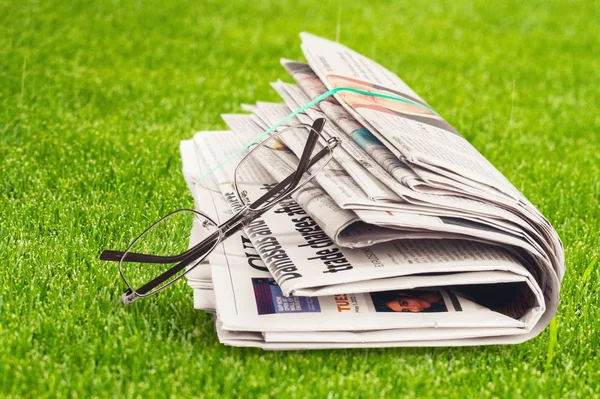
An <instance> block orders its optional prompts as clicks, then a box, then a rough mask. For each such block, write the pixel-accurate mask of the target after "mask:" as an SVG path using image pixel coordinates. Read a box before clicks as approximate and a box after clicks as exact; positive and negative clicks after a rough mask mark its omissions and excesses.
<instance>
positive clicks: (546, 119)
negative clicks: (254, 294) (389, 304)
mask: <svg viewBox="0 0 600 399" xmlns="http://www.w3.org/2000/svg"><path fill="white" fill-rule="evenodd" d="M598 15H600V9H599V7H597V3H596V5H594V2H579V1H560V2H559V1H534V2H525V1H489V0H486V1H450V0H449V1H444V2H437V1H429V2H408V1H397V2H381V3H372V2H369V3H364V4H361V3H360V2H343V3H340V4H337V3H333V2H332V3H327V4H326V2H323V1H307V2H292V1H285V2H282V1H276V0H273V1H255V2H250V3H249V4H245V2H243V1H239V2H238V1H227V2H222V3H221V2H214V1H185V0H176V1H169V2H158V1H141V0H140V1H123V2H121V1H119V2H117V1H114V2H109V1H75V2H67V1H28V0H27V1H2V2H0V167H1V169H0V173H1V178H0V396H16V397H18V396H27V397H43V396H50V397H53V396H57V395H65V394H67V393H69V392H71V391H72V392H77V393H78V395H77V396H81V397H87V396H91V395H97V396H113V395H118V396H140V397H142V396H143V397H153V396H168V395H173V396H175V395H177V396H180V395H181V396H183V395H185V396H190V395H193V396H207V397H216V396H219V395H224V394H225V395H232V396H233V395H237V396H243V397H248V396H256V395H259V394H260V395H262V396H265V397H266V396H271V395H277V396H279V397H286V398H295V397H304V396H314V397H325V396H327V397H331V398H342V397H347V396H355V395H356V396H363V397H364V396H380V395H394V396H395V395H402V396H404V395H406V396H421V395H423V396H429V397H443V396H456V397H458V396H465V397H498V396H500V397H502V396H517V397H518V396H521V397H531V395H533V396H554V397H589V396H596V397H597V396H598V395H600V388H599V386H598V384H599V383H598V381H599V380H600V360H599V359H598V347H599V346H600V338H599V335H598V334H599V329H600V321H599V319H600V310H599V309H600V284H599V283H600V273H599V271H598V270H599V261H598V258H599V245H600V244H599V243H600V210H599V197H600V156H599V154H600V133H599V132H600V113H599V112H598V106H599V104H600V94H599V87H600V39H599V38H600V29H599V25H600V20H599V19H598ZM301 31H309V32H312V33H315V34H317V35H323V36H325V37H328V38H332V39H335V38H336V36H338V37H339V40H340V41H341V42H342V43H344V44H346V45H349V46H350V47H352V48H354V49H355V50H357V51H359V52H361V53H363V54H365V55H366V56H368V57H371V58H373V59H375V60H376V61H378V62H380V63H381V64H383V65H385V66H386V67H388V68H389V69H391V70H392V71H394V72H396V73H397V74H398V75H399V76H400V77H402V78H403V79H404V80H405V81H406V82H407V83H408V84H409V85H411V87H412V88H413V89H415V90H416V91H417V92H418V93H419V94H420V95H421V96H422V97H423V98H425V99H426V100H427V101H428V102H429V103H430V104H431V105H432V106H433V107H434V108H435V109H436V110H437V111H438V112H439V113H440V114H442V115H443V116H445V117H446V119H447V120H448V121H449V122H450V123H451V124H453V125H454V126H455V127H456V128H457V129H458V130H459V131H460V132H462V133H463V134H464V135H465V136H466V138H468V139H469V140H470V141H471V142H472V143H473V144H474V145H475V146H476V147H477V148H478V149H479V150H480V151H481V152H482V153H483V154H484V155H485V156H486V157H487V158H488V159H489V160H490V161H491V162H492V163H493V164H494V165H496V166H497V167H498V168H499V169H500V170H501V171H502V172H503V173H504V174H505V175H506V176H507V177H508V178H509V179H510V180H511V181H512V182H513V183H514V184H515V185H516V186H517V187H518V188H519V189H521V190H522V191H523V192H524V193H525V195H526V196H527V197H528V198H529V199H530V200H531V201H532V202H533V203H534V204H535V205H536V206H538V207H539V209H540V210H541V211H542V213H544V214H545V215H546V216H547V217H548V218H549V219H550V221H551V222H552V223H553V225H554V226H555V227H556V229H557V230H558V232H559V234H560V236H561V237H562V239H563V241H564V243H565V248H566V259H567V273H566V276H565V278H564V280H563V289H562V292H561V297H562V302H561V306H560V309H559V312H558V315H557V317H556V319H555V321H554V322H553V325H552V326H551V327H550V328H548V329H546V330H545V331H544V332H543V333H542V334H541V335H540V336H539V337H538V338H536V339H534V340H532V341H530V342H527V343H525V344H522V345H519V346H506V347H479V348H437V349H436V348H425V349H421V348H417V349H376V350H373V349H372V350H348V351H343V350H338V351H315V352H290V353H270V352H263V351H260V350H255V349H236V348H230V347H225V346H222V345H221V344H219V343H218V341H217V337H216V335H215V332H214V331H213V325H212V318H211V317H210V316H207V315H205V314H204V313H202V312H199V311H194V310H193V308H192V292H191V289H190V288H188V287H187V285H186V284H185V283H180V284H178V285H177V286H176V287H175V288H172V289H170V290H168V291H166V292H164V293H163V294H161V295H159V296H158V297H156V298H153V299H150V300H145V301H140V302H139V303H136V304H135V305H134V306H130V307H127V308H124V307H122V306H121V305H120V304H119V302H118V298H119V294H120V293H121V292H122V283H121V281H120V279H119V277H118V273H117V269H116V266H115V265H112V264H108V263H101V262H100V261H99V260H98V259H97V258H98V254H99V253H100V251H101V250H102V249H105V248H108V247H111V248H112V247H124V246H125V245H126V244H127V243H128V242H129V240H130V239H131V238H133V237H134V235H135V234H136V233H139V232H140V231H141V230H143V228H145V227H146V226H147V225H148V223H149V222H151V221H153V220H155V219H156V218H157V217H159V216H161V215H163V214H165V213H166V212H168V211H170V210H173V209H176V208H180V207H183V206H192V204H193V202H192V199H191V197H190V195H189V194H188V193H187V189H186V187H185V184H184V181H183V178H182V176H181V173H180V159H179V151H178V143H179V141H180V140H182V139H185V138H189V137H191V136H192V135H193V133H194V132H195V131H197V130H201V129H222V128H224V126H225V125H224V123H223V122H222V121H221V120H220V118H219V115H220V114H221V113H225V112H234V111H238V110H239V104H240V103H242V102H245V103H251V102H253V101H256V100H267V101H268V100H270V101H275V100H277V95H276V94H275V93H274V92H273V91H272V90H271V88H270V87H269V85H268V83H269V82H271V81H273V80H276V79H278V78H282V79H286V80H288V81H291V79H290V78H288V77H287V75H286V73H285V71H284V70H283V69H282V68H281V67H280V66H279V63H278V60H279V57H287V58H296V59H303V58H302V54H301V51H300V48H299V45H300V40H299V38H298V33H299V32H301Z"/></svg>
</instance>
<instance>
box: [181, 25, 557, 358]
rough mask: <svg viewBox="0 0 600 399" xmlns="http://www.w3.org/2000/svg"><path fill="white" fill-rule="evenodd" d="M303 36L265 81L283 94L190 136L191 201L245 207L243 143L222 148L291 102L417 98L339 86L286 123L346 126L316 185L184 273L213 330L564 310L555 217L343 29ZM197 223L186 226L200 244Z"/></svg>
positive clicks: (401, 324)
mask: <svg viewBox="0 0 600 399" xmlns="http://www.w3.org/2000/svg"><path fill="white" fill-rule="evenodd" d="M301 38H302V50H303V52H304V55H305V57H306V60H307V61H308V62H307V63H303V62H297V61H291V60H286V59H283V60H281V64H282V66H283V68H284V69H285V70H286V71H287V72H288V73H289V75H291V78H292V80H293V81H294V83H285V82H282V81H278V82H274V83H272V87H273V88H274V89H275V91H276V92H277V93H278V94H279V95H280V97H281V100H282V101H281V103H267V102H258V103H256V104H255V105H243V106H242V109H243V110H244V111H245V112H244V113H241V114H228V115H223V119H224V120H225V122H226V124H227V125H228V127H229V130H227V131H213V132H199V133H197V134H196V135H195V136H194V138H193V139H191V140H187V141H183V142H182V143H181V154H182V158H183V173H184V176H185V179H186V182H187V184H188V187H189V189H190V191H191V193H192V195H193V197H194V199H195V206H196V208H197V209H198V210H200V211H202V212H204V213H206V214H208V215H210V216H211V217H213V218H214V220H215V221H217V222H219V223H222V222H223V221H225V220H226V219H227V218H229V217H231V215H232V214H233V209H236V208H239V206H240V204H239V203H237V199H236V198H237V197H236V196H235V195H233V187H232V176H233V172H234V169H235V166H236V161H237V160H239V157H238V159H237V160H233V161H232V162H229V163H227V164H225V165H222V161H223V160H224V159H228V158H229V157H231V156H232V154H235V153H236V151H237V150H238V149H239V148H241V147H242V146H243V145H244V144H245V143H247V142H248V141H250V140H252V139H253V138H255V137H256V136H257V135H258V134H260V133H262V132H264V131H265V130H267V129H268V128H269V127H270V126H273V125H274V124H276V123H277V122H278V121H280V120H281V119H283V118H284V117H286V116H287V115H288V114H290V112H292V111H293V110H296V109H298V108H300V107H301V106H303V105H305V104H307V103H309V102H310V101H311V100H312V99H315V98H317V97H318V96H320V95H322V94H323V93H325V92H327V91H328V90H331V89H334V88H338V87H351V88H356V89H360V90H366V91H370V92H376V93H382V94H386V95H391V96H397V97H402V98H405V99H408V100H410V101H407V102H406V103H404V102H397V101H393V100H388V99H386V98H381V97H370V96H366V95H361V94H357V93H353V92H348V91H346V92H342V91H340V92H337V93H336V94H335V96H334V97H330V98H328V99H326V100H324V101H321V102H319V103H317V104H316V105H314V106H313V107H311V108H308V109H306V110H305V111H304V112H302V113H299V114H298V115H296V117H295V118H294V119H293V120H291V121H289V122H288V125H293V124H294V123H298V124H301V123H302V124H310V123H312V122H313V121H314V120H316V119H317V118H326V120H327V123H326V125H325V128H324V134H325V135H327V136H337V137H342V138H343V140H342V141H341V147H339V148H337V149H336V150H335V151H334V152H333V159H332V161H331V162H330V163H329V164H328V165H327V167H326V168H325V169H323V170H322V171H321V173H319V174H318V175H317V176H316V177H315V179H313V181H311V183H310V184H309V185H306V186H305V187H304V188H303V189H302V190H300V191H299V192H297V193H296V194H294V195H293V196H292V198H289V199H286V200H284V201H282V202H281V203H279V204H278V205H277V206H276V207H275V208H274V209H272V210H271V211H269V212H267V213H266V214H264V215H263V216H262V217H261V218H259V219H256V220H254V221H253V222H252V223H250V224H248V225H247V226H246V227H245V228H244V231H243V232H241V233H238V234H237V235H235V236H233V237H230V238H229V239H227V240H225V241H224V242H223V243H222V244H220V246H219V247H218V248H217V249H216V251H215V252H214V253H213V254H211V256H210V258H209V260H208V262H206V263H204V264H201V265H200V266H198V267H196V268H195V269H193V270H192V271H191V272H190V273H189V274H188V282H189V284H190V285H191V286H192V288H193V289H194V306H195V307H196V308H198V309H202V310H204V311H207V312H211V313H214V314H215V326H216V331H217V335H218V337H219V340H220V341H221V342H222V343H224V344H227V345H233V346H252V347H261V348H264V349H273V350H276V349H282V350H283V349H320V348H353V347H393V346H454V345H487V344H509V343H519V342H523V341H526V340H528V339H531V338H532V337H535V336H536V335H538V334H539V333H540V332H541V331H542V330H543V329H544V328H545V327H546V326H547V325H548V324H549V322H550V320H551V319H552V317H553V316H554V314H555V313H556V310H557V306H558V301H559V291H560V282H561V279H562V276H563V275H564V272H565V264H564V254H563V247H562V243H561V241H560V238H559V237H558V235H557V233H556V231H555V230H554V229H553V228H552V226H551V225H550V223H549V222H548V221H547V220H546V219H545V218H544V216H543V215H542V214H541V213H540V212H539V211H538V210H537V209H536V208H535V207H534V206H533V205H532V204H531V203H530V202H529V201H528V200H527V199H526V198H525V197H524V196H523V195H522V194H521V193H520V192H519V191H518V190H517V189H516V188H515V187H514V186H513V185H512V184H511V183H510V182H509V181H508V180H507V179H506V178H505V177H504V176H503V175H502V174H501V173H500V172H499V171H498V170H497V169H496V168H495V167H494V166H493V165H492V164H491V163H490V162H488V161H487V160H486V159H485V158H484V157H483V156H482V155H481V154H480V153H479V152H478V151H477V150H476V149H475V148H474V147H473V146H472V145H471V144H470V143H469V142H468V141H467V140H466V139H464V138H463V137H462V136H461V135H460V134H459V133H458V132H457V131H456V130H455V129H454V128H453V127H452V126H450V125H449V124H448V123H447V122H446V121H445V120H444V119H442V118H441V117H440V116H439V115H438V114H437V113H435V112H434V111H431V108H430V107H429V106H426V107H416V106H414V105H411V104H415V103H416V104H423V105H427V103H426V102H425V101H424V100H423V99H421V98H420V97H419V96H418V94H416V93H415V92H414V91H413V90H411V89H410V88H409V87H408V86H407V85H406V84H405V83H404V82H403V81H402V80H401V79H400V78H399V77H397V76H396V75H395V74H393V73H392V72H390V71H388V70H387V69H385V68H384V67H382V66H380V65H379V64H377V63H375V62H374V61H372V60H370V59H368V58H366V57H364V56H362V55H360V54H358V53H356V52H354V51H352V50H350V49H349V48H347V47H345V46H343V45H341V44H338V43H335V42H332V41H329V40H326V39H322V38H319V37H316V36H313V35H310V34H307V33H302V34H301ZM297 129H299V130H301V129H304V128H303V127H300V128H297ZM300 136H302V135H299V137H300ZM302 137H306V134H304V136H302ZM301 144H302V143H301V142H300V141H298V142H293V140H292V142H286V143H285V145H286V146H287V147H286V151H281V152H280V153H281V154H282V156H281V157H277V156H275V157H272V156H271V157H268V156H265V157H256V159H251V160H250V162H252V164H251V165H252V168H253V173H254V176H255V177H256V179H257V181H260V182H261V183H262V184H263V185H268V184H271V183H273V182H276V181H279V180H280V179H281V177H282V176H281V174H282V173H285V171H286V159H285V157H289V156H297V155H298V151H301V150H302V145H301ZM294 154H295V155H294ZM240 157H241V156H240ZM216 165H222V167H220V168H219V169H217V170H216V171H214V173H212V174H211V175H210V176H209V177H207V178H206V177H205V176H206V175H207V174H208V172H210V171H211V170H213V168H214V167H215V166H216ZM242 188H243V189H244V190H248V191H251V190H258V189H259V188H257V187H256V186H253V185H248V186H247V187H242ZM200 231H201V229H200V228H199V226H195V227H194V228H193V230H192V233H191V239H190V244H191V245H194V244H196V243H198V242H199V241H200V240H201V239H202V237H201V236H200V233H199V232H200Z"/></svg>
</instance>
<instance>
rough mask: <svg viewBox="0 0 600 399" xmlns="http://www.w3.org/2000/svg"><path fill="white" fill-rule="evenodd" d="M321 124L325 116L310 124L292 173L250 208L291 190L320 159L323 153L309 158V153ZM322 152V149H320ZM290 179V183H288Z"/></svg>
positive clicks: (320, 129) (315, 142)
mask: <svg viewBox="0 0 600 399" xmlns="http://www.w3.org/2000/svg"><path fill="white" fill-rule="evenodd" d="M323 126H325V118H318V119H316V120H315V121H314V122H313V124H312V126H311V131H310V134H309V136H308V139H307V140H306V145H305V146H304V150H303V151H302V155H301V156H300V162H299V163H298V168H297V169H296V171H295V172H294V173H292V174H291V175H289V176H288V177H286V178H285V179H283V180H282V181H281V182H280V183H279V184H277V185H276V186H275V187H273V188H272V189H271V190H269V191H268V192H267V193H265V194H264V195H263V196H262V197H260V198H259V199H257V200H256V201H254V202H253V203H252V204H251V205H250V209H256V208H258V207H259V206H261V205H262V204H264V203H265V202H267V201H268V200H270V199H271V198H272V197H274V196H275V195H284V194H285V192H289V191H292V190H293V189H294V188H295V187H296V186H297V185H298V183H299V182H300V179H301V178H302V175H303V174H304V173H305V172H306V170H307V169H308V168H310V167H311V166H312V165H313V164H314V163H316V162H317V161H318V160H319V159H321V158H322V157H323V156H324V155H325V154H317V155H315V156H314V157H312V158H311V156H310V155H311V154H312V151H313V149H314V148H315V145H316V144H317V140H318V139H319V133H321V131H322V130H323ZM321 152H323V151H321ZM290 180H291V183H290ZM284 188H285V191H284V192H283V193H281V194H280V192H281V190H283V189H284Z"/></svg>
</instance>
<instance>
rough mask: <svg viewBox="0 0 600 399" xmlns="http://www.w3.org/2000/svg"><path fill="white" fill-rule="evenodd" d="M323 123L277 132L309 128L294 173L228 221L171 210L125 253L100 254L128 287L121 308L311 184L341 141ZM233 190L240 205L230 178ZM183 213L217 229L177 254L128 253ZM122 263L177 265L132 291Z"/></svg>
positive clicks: (155, 290)
mask: <svg viewBox="0 0 600 399" xmlns="http://www.w3.org/2000/svg"><path fill="white" fill-rule="evenodd" d="M325 122H326V121H325V119H324V118H318V119H316V120H315V121H314V122H313V124H312V125H307V124H298V125H292V126H287V127H285V128H284V129H281V130H280V131H279V132H278V134H280V133H283V132H284V131H286V130H288V129H294V128H299V127H309V128H310V133H309V136H308V138H307V140H306V144H305V146H304V149H303V151H302V155H301V157H300V160H299V163H298V166H297V168H296V170H295V171H294V172H293V173H291V174H290V175H289V176H287V177H286V178H285V179H283V180H282V181H281V182H279V183H278V184H277V185H276V186H275V187H273V188H272V189H270V190H269V191H267V192H266V193H265V194H263V195H262V196H261V197H260V198H258V199H257V200H256V201H254V202H252V203H251V204H245V205H244V206H243V207H242V208H241V209H240V210H239V211H238V212H237V213H236V214H235V215H233V216H232V217H231V218H229V219H228V220H226V221H225V222H223V223H222V224H221V225H217V223H215V222H214V221H213V220H212V219H211V218H210V217H209V216H208V215H206V214H204V213H203V212H200V211H197V210H191V209H178V210H175V211H173V212H171V213H169V214H167V215H165V216H163V217H162V218H160V219H159V220H157V221H156V222H154V223H153V224H152V225H150V226H149V227H148V228H146V230H144V231H143V232H142V233H141V234H140V235H139V236H138V237H137V238H136V239H134V240H133V241H132V243H131V244H130V245H129V247H128V248H127V250H125V251H124V252H122V251H114V250H105V251H103V252H102V253H101V254H100V260H104V261H113V262H115V261H116V262H119V273H120V275H121V278H122V279H123V281H124V282H125V284H126V285H127V287H128V288H127V290H126V291H125V292H124V293H123V294H122V296H121V302H122V303H123V304H124V305H129V304H131V303H133V302H134V301H136V300H137V299H139V298H145V297H149V296H152V295H155V294H157V293H159V292H160V291H162V290H164V289H165V288H167V287H169V286H171V285H172V284H174V283H175V282H177V281H178V280H179V279H181V278H182V277H183V276H185V275H186V274H187V273H189V272H190V271H191V270H193V269H194V268H195V267H196V266H198V264H200V262H201V261H202V260H203V259H205V258H206V257H208V256H209V255H210V253H211V252H212V251H213V250H214V249H215V248H216V247H217V246H218V245H219V244H220V243H221V242H223V241H224V240H225V239H227V238H228V237H230V236H232V235H233V234H235V233H236V232H238V231H239V230H241V229H242V228H243V227H244V226H246V225H247V224H248V223H250V222H252V221H253V220H255V219H256V218H258V217H260V216H261V215H263V214H264V213H265V212H267V211H269V210H270V209H272V208H273V207H274V206H275V205H277V204H278V203H280V202H281V201H283V200H285V199H286V198H288V197H289V196H290V195H292V194H294V193H295V192H296V191H298V190H299V189H301V188H302V187H303V186H304V185H305V184H306V183H308V182H309V181H311V180H312V178H313V177H314V176H315V175H316V174H318V173H319V172H320V171H321V170H322V169H323V168H324V167H325V166H326V165H327V163H328V162H329V160H331V157H332V152H333V149H335V148H336V147H337V146H338V144H340V142H341V140H340V139H339V138H338V137H330V138H325V137H324V136H323V135H322V133H321V132H322V130H323V127H324V126H325ZM319 138H321V139H322V140H323V141H324V142H325V143H326V144H327V145H326V146H324V147H323V148H322V149H321V150H319V151H318V152H317V153H316V154H315V155H313V156H311V154H312V152H313V150H314V149H315V146H316V144H317V142H318V140H319ZM269 139H270V137H269V138H267V139H266V140H269ZM266 140H265V141H266ZM263 142H264V141H263ZM261 143H262V142H261ZM259 145H260V143H259ZM251 153H252V151H251V152H249V153H248V154H246V155H245V156H244V157H243V158H242V160H241V161H240V163H239V164H238V165H237V167H236V172H237V169H238V168H239V166H240V165H241V164H242V163H243V161H244V159H245V158H246V157H248V156H250V155H251ZM327 155H329V159H327V161H326V162H325V163H323V164H322V165H320V168H319V169H318V170H317V171H316V172H315V173H314V174H313V175H311V176H310V177H309V178H308V179H306V180H305V181H302V182H301V178H302V176H303V175H304V174H305V173H306V172H307V171H308V169H309V168H311V167H312V166H314V165H315V164H316V163H317V162H319V161H320V160H322V159H323V158H324V157H326V156H327ZM300 183H302V184H300ZM234 189H235V192H236V195H237V196H238V198H239V199H240V201H242V203H243V200H242V194H241V193H240V191H239V188H238V186H237V182H236V181H235V179H234ZM184 211H189V212H193V213H195V214H197V215H200V216H201V217H203V218H205V219H206V220H207V221H209V222H210V223H212V224H213V225H215V226H217V228H216V230H215V231H214V232H213V233H211V234H210V235H209V236H208V237H205V238H204V239H203V240H202V241H201V242H200V243H198V244H196V245H194V246H193V247H191V248H189V249H188V250H187V251H184V252H182V253H180V254H178V255H173V256H159V255H149V254H138V253H130V252H129V250H130V249H131V248H132V247H133V246H134V245H135V244H136V242H138V240H140V239H141V238H142V237H143V236H144V235H145V234H146V233H147V232H148V231H150V230H151V229H152V228H154V226H156V225H157V224H159V223H160V222H162V221H164V220H165V219H167V218H169V217H171V216H172V215H174V214H176V213H179V212H184ZM194 261H197V263H196V264H195V265H193V266H192V267H190V268H188V269H187V270H186V271H185V272H184V273H181V274H180V275H179V276H177V277H176V278H174V279H173V280H171V281H169V282H168V283H166V284H164V285H162V286H160V284H163V283H164V282H165V281H167V280H168V279H169V278H171V277H172V276H173V275H175V274H177V273H179V272H180V271H181V270H182V269H183V268H184V267H186V266H188V265H189V264H191V263H192V262H194ZM123 262H139V263H160V264H168V263H177V264H176V265H174V266H173V267H171V268H170V269H168V270H166V271H164V272H163V273H161V274H159V275H158V276H156V277H154V278H153V279H152V280H150V281H148V282H147V283H145V284H144V285H143V286H142V287H140V288H138V289H134V288H133V287H132V285H131V284H130V283H129V282H128V280H127V278H126V276H125V274H124V272H123V267H122V265H123ZM157 287H158V288H157Z"/></svg>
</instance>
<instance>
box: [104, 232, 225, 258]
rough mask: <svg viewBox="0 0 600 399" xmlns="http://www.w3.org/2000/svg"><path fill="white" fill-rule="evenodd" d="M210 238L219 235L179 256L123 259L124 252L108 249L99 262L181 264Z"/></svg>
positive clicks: (128, 254)
mask: <svg viewBox="0 0 600 399" xmlns="http://www.w3.org/2000/svg"><path fill="white" fill-rule="evenodd" d="M212 236H216V237H218V236H219V233H218V232H216V233H213V234H211V235H210V236H208V237H206V238H205V240H202V241H201V242H200V243H199V244H197V245H195V246H193V247H192V248H190V249H188V250H187V251H185V252H182V253H180V254H179V255H172V256H160V255H149V254H139V253H135V252H127V257H126V258H125V259H123V257H124V256H125V252H123V251H113V250H110V249H107V250H104V251H102V253H101V254H100V260H106V261H112V262H121V261H123V262H139V263H175V262H181V261H183V260H184V259H186V258H187V257H189V256H193V255H196V254H198V253H199V252H202V250H204V249H205V248H204V247H205V246H206V245H207V242H205V241H206V240H208V239H209V238H212Z"/></svg>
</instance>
